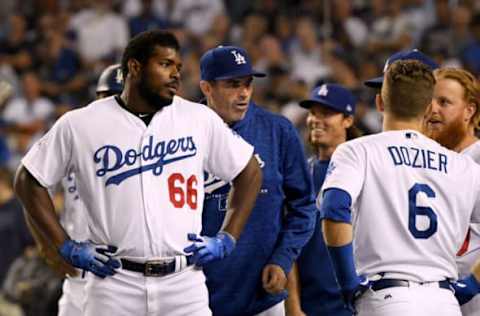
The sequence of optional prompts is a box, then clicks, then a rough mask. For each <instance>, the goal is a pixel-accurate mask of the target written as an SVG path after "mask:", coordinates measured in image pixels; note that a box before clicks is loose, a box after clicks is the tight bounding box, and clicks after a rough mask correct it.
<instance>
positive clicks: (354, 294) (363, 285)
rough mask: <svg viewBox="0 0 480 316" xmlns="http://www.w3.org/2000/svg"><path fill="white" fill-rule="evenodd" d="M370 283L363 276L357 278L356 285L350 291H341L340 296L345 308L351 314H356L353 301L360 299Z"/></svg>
mask: <svg viewBox="0 0 480 316" xmlns="http://www.w3.org/2000/svg"><path fill="white" fill-rule="evenodd" d="M371 286H372V284H371V281H370V280H369V279H368V278H367V277H366V276H364V275H360V276H358V283H357V284H356V286H354V287H353V288H352V289H343V291H342V295H343V300H344V302H345V306H346V307H347V309H348V310H350V311H351V312H352V313H353V314H355V313H356V310H355V301H356V300H357V299H359V298H360V296H362V295H363V293H365V292H366V291H367V290H368V289H370V287H371Z"/></svg>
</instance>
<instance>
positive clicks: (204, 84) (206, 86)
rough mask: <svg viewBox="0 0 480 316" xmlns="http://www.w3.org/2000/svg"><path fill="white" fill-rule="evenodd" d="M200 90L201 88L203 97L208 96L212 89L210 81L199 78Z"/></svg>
mask: <svg viewBox="0 0 480 316" xmlns="http://www.w3.org/2000/svg"><path fill="white" fill-rule="evenodd" d="M200 90H202V93H203V95H204V96H205V97H207V96H209V95H210V93H211V91H212V86H211V84H210V82H208V81H205V80H200Z"/></svg>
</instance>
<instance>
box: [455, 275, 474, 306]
mask: <svg viewBox="0 0 480 316" xmlns="http://www.w3.org/2000/svg"><path fill="white" fill-rule="evenodd" d="M452 287H453V289H454V290H455V297H456V298H457V300H458V303H459V304H460V305H463V304H465V303H468V302H469V301H470V300H471V299H472V298H473V297H474V296H475V295H477V294H478V293H480V282H478V281H477V279H475V277H474V276H473V274H471V275H470V276H468V277H466V278H464V279H461V280H458V281H457V282H453V283H452Z"/></svg>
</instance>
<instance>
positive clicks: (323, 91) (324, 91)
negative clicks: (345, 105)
mask: <svg viewBox="0 0 480 316" xmlns="http://www.w3.org/2000/svg"><path fill="white" fill-rule="evenodd" d="M327 94H328V88H327V85H326V84H324V85H322V86H321V87H320V90H318V95H320V96H322V97H324V96H326V95H327Z"/></svg>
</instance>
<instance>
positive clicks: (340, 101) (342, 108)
mask: <svg viewBox="0 0 480 316" xmlns="http://www.w3.org/2000/svg"><path fill="white" fill-rule="evenodd" d="M299 104H300V106H301V107H303V108H306V109H309V108H310V107H312V106H313V105H315V104H321V105H323V106H326V107H328V108H330V109H332V110H334V111H337V112H341V113H345V114H347V115H354V114H355V97H354V96H353V94H352V93H351V92H350V91H348V90H347V89H345V88H344V87H342V86H341V85H339V84H334V83H325V84H323V85H321V86H319V87H316V88H315V89H313V90H312V92H311V93H310V98H309V99H308V100H303V101H300V103H299Z"/></svg>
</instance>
